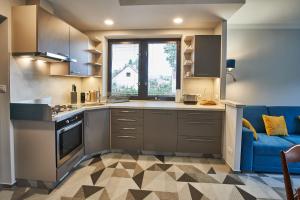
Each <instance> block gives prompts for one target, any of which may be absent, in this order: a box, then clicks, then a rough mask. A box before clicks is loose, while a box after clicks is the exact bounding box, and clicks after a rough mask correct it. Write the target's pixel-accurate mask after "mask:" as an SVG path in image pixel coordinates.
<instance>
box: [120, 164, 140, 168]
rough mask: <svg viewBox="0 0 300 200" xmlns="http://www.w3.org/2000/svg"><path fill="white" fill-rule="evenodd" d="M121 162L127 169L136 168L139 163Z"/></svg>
mask: <svg viewBox="0 0 300 200" xmlns="http://www.w3.org/2000/svg"><path fill="white" fill-rule="evenodd" d="M120 163H121V165H122V166H123V167H124V168H125V169H135V167H136V165H137V163H136V162H120Z"/></svg>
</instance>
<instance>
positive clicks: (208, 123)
mask: <svg viewBox="0 0 300 200" xmlns="http://www.w3.org/2000/svg"><path fill="white" fill-rule="evenodd" d="M187 123H188V124H204V125H212V124H215V122H187Z"/></svg>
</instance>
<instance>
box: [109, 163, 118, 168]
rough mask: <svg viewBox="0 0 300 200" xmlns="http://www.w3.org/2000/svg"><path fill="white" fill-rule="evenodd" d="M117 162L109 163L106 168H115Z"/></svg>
mask: <svg viewBox="0 0 300 200" xmlns="http://www.w3.org/2000/svg"><path fill="white" fill-rule="evenodd" d="M118 163H119V162H116V163H114V164H111V165H109V166H108V167H107V168H116V167H117V165H118Z"/></svg>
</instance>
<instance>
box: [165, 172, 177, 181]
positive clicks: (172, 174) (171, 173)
mask: <svg viewBox="0 0 300 200" xmlns="http://www.w3.org/2000/svg"><path fill="white" fill-rule="evenodd" d="M167 174H168V175H169V176H170V177H172V179H174V181H176V174H175V172H167Z"/></svg>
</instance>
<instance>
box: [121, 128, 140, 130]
mask: <svg viewBox="0 0 300 200" xmlns="http://www.w3.org/2000/svg"><path fill="white" fill-rule="evenodd" d="M120 129H121V130H136V128H120Z"/></svg>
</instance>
